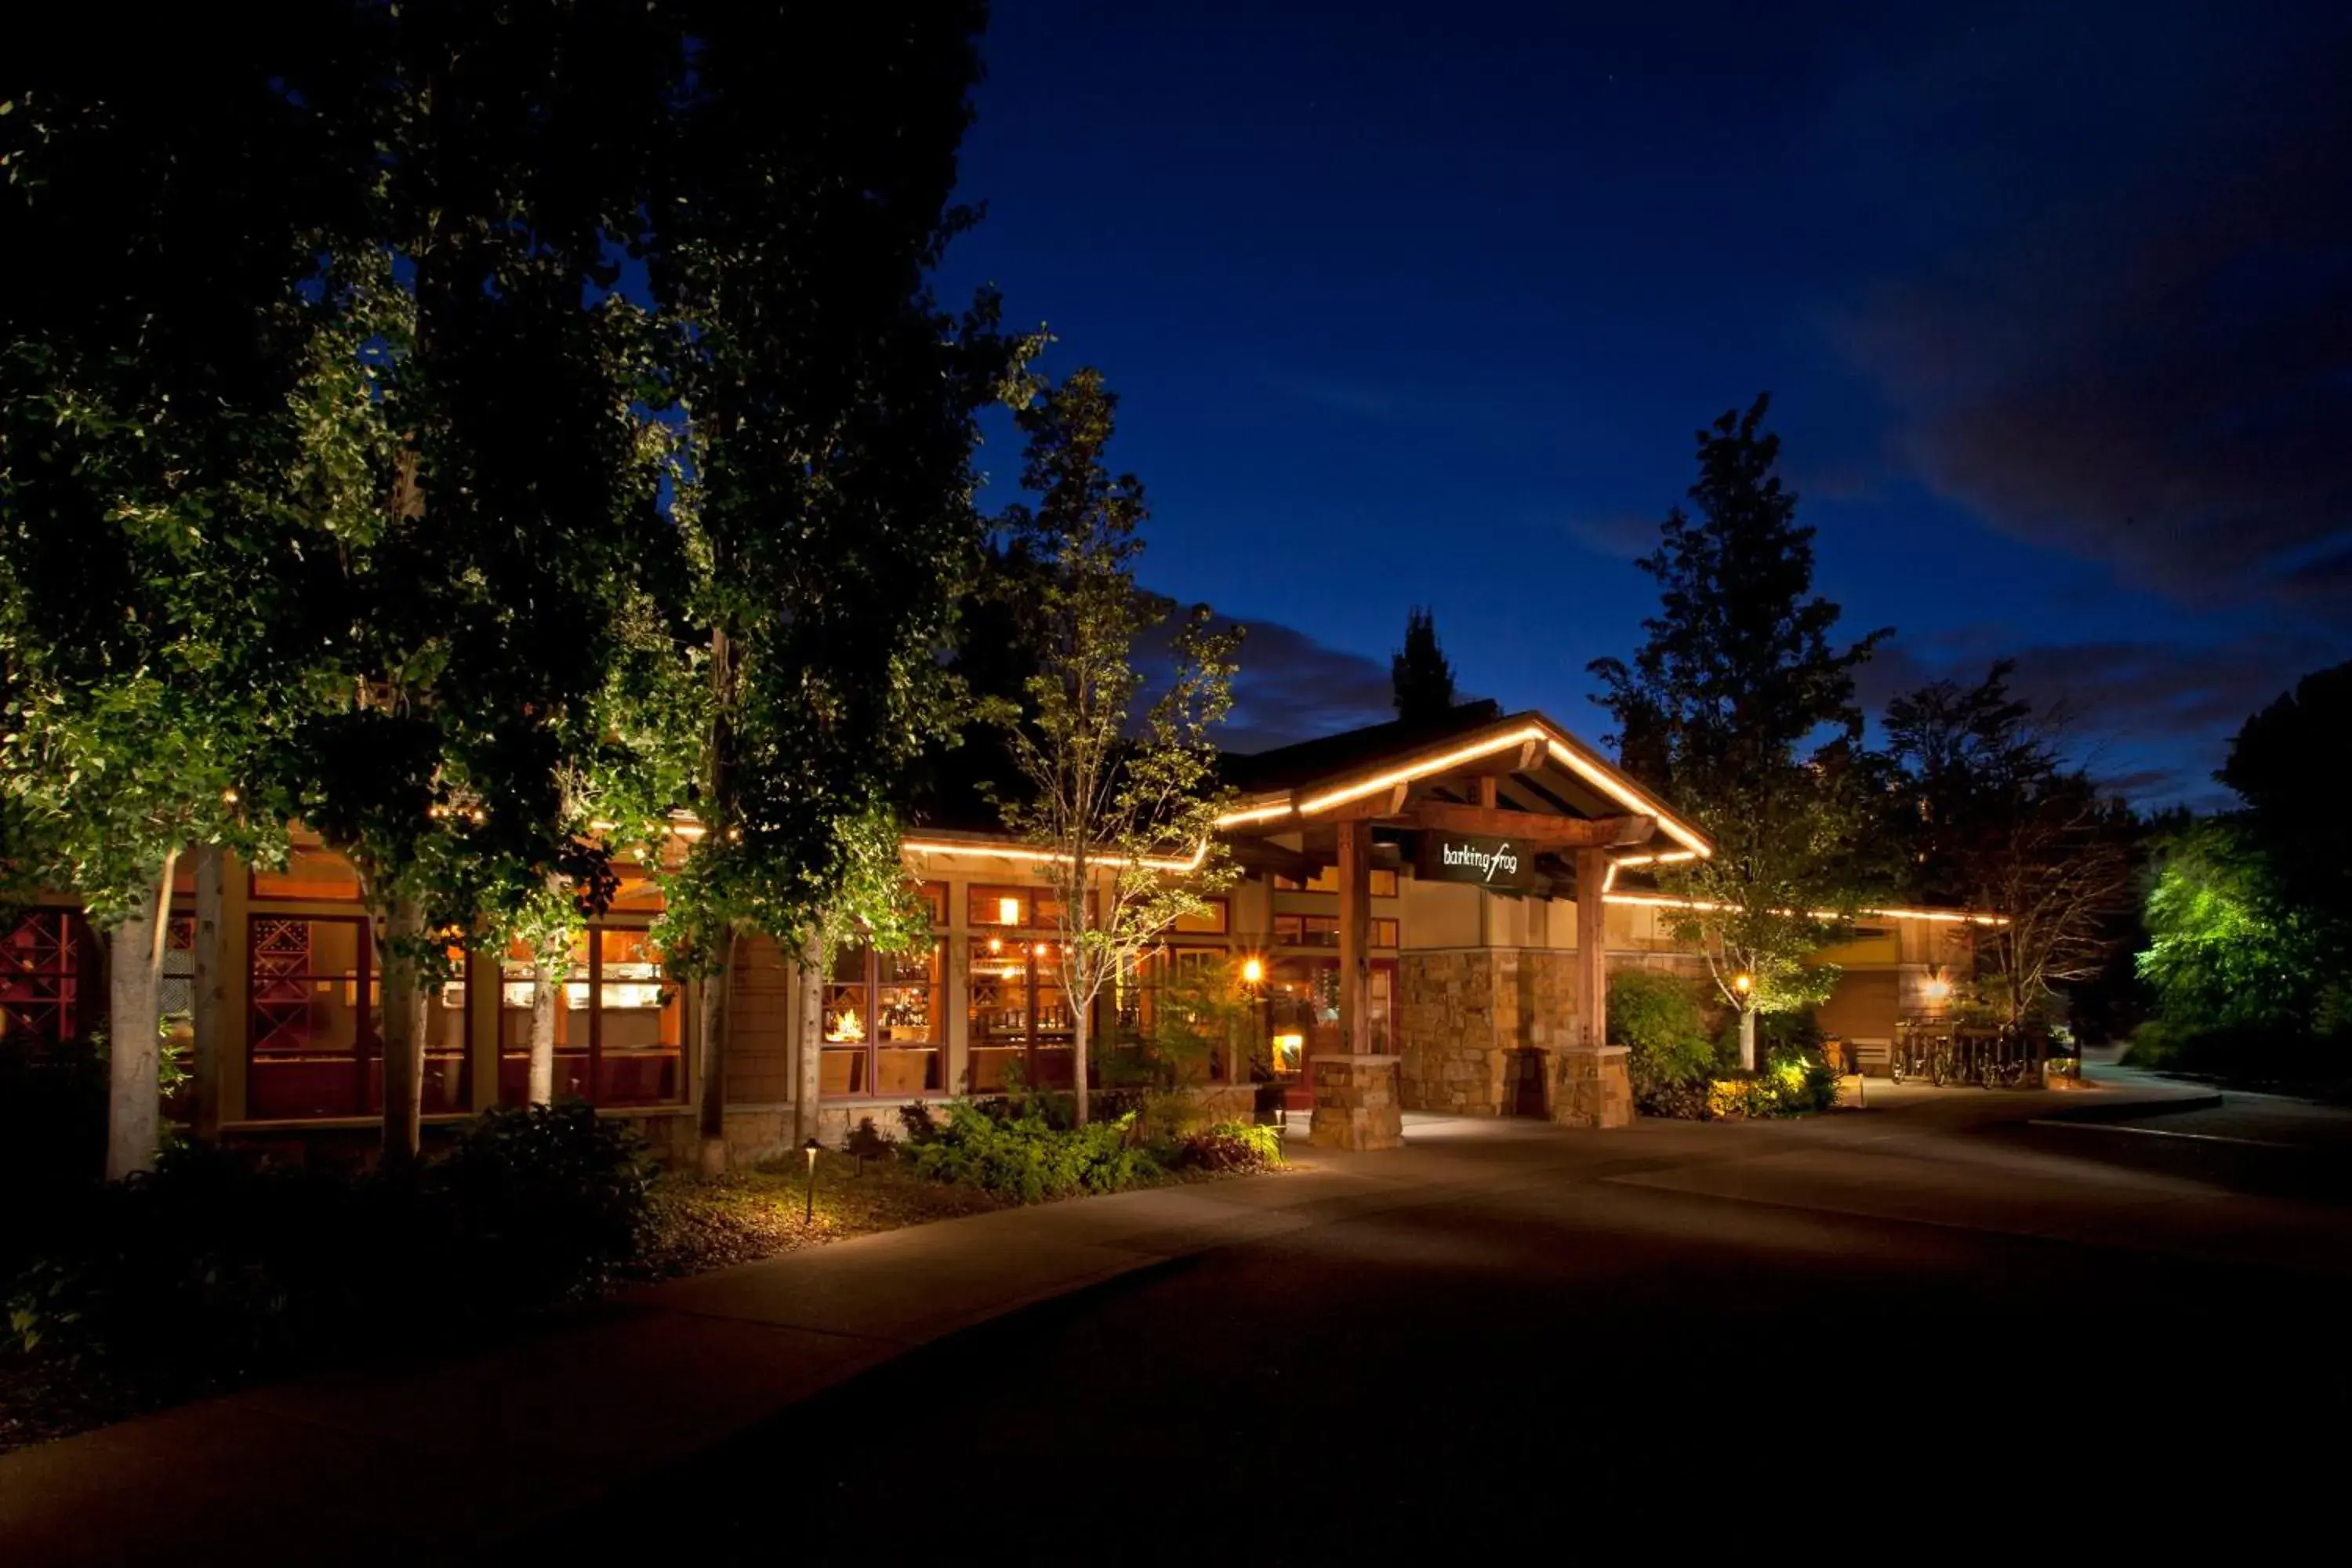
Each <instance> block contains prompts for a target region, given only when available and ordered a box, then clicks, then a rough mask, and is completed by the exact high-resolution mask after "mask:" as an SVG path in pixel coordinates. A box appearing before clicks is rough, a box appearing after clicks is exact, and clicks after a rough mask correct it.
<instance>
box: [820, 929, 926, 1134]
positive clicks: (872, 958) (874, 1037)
mask: <svg viewBox="0 0 2352 1568" xmlns="http://www.w3.org/2000/svg"><path fill="white" fill-rule="evenodd" d="M939 993H940V950H939V949H938V948H937V947H936V946H935V947H933V948H931V950H930V951H929V952H898V953H890V952H875V951H874V950H873V949H871V948H869V947H866V946H865V945H863V944H862V943H861V944H859V945H856V946H850V945H848V944H844V945H843V947H842V948H841V950H840V951H839V952H836V953H835V955H834V960H833V974H832V976H831V977H830V978H829V979H828V980H827V981H826V983H825V987H824V1003H823V1006H824V1055H823V1059H822V1063H821V1066H822V1068H823V1078H822V1080H821V1082H822V1087H823V1089H824V1093H825V1094H827V1095H829V1096H843V1095H893V1096H896V1095H909V1094H927V1093H932V1092H936V1091H938V1090H940V1089H944V1088H946V1087H947V1063H946V1058H945V1056H944V1055H943V1054H942V1051H941V1048H940V1047H941V1046H942V1045H943V1044H944V1041H943V1040H942V1038H941V1035H940V994H939Z"/></svg>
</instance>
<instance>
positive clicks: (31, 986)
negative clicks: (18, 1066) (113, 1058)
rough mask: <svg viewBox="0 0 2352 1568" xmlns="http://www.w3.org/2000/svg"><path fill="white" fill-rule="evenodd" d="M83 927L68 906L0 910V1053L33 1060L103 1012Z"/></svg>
mask: <svg viewBox="0 0 2352 1568" xmlns="http://www.w3.org/2000/svg"><path fill="white" fill-rule="evenodd" d="M105 1006H106V998H105V995H104V994H103V993H102V992H101V991H100V989H99V986H98V953H97V949H96V946H95V944H94V942H93V941H92V939H91V936H90V932H89V926H88V925H87V924H86V923H84V921H83V920H82V918H81V916H79V915H78V914H76V913H74V912H73V911H72V910H18V911H10V912H0V1052H5V1053H6V1054H7V1055H9V1056H12V1057H20V1058H30V1059H34V1060H39V1059H41V1058H47V1057H49V1056H51V1055H53V1054H55V1053H56V1052H57V1050H58V1048H59V1047H63V1046H67V1045H70V1044H72V1043H73V1042H74V1041H76V1040H79V1039H80V1038H82V1037H83V1036H84V1033H85V1032H86V1031H87V1030H88V1029H89V1026H90V1025H91V1024H92V1023H94V1022H96V1021H97V1020H98V1019H99V1018H100V1017H101V1016H103V1013H104V1009H105Z"/></svg>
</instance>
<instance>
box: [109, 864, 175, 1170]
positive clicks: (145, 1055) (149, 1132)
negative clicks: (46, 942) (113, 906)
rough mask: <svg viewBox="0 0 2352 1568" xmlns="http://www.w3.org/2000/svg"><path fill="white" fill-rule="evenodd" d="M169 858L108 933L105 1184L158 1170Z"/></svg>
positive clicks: (161, 1108)
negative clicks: (161, 1006)
mask: <svg viewBox="0 0 2352 1568" xmlns="http://www.w3.org/2000/svg"><path fill="white" fill-rule="evenodd" d="M172 862H173V856H170V855H166V856H164V857H163V869H162V870H161V871H160V872H159V873H158V874H157V875H156V878H155V880H154V881H153V882H152V883H151V884H150V885H149V886H148V887H147V888H146V889H144V891H143V892H142V896H141V898H140V900H139V903H138V904H137V905H136V906H135V907H134V908H133V909H132V910H131V913H130V914H129V915H127V916H126V917H124V918H123V920H122V921H121V922H119V923H118V924H117V925H116V926H115V927H114V929H113V930H112V931H110V932H108V933H107V942H108V947H109V952H108V959H109V963H108V965H107V1022H106V1030H107V1105H106V1178H107V1180H109V1181H110V1182H111V1181H120V1180H121V1179H122V1178H123V1177H125V1176H127V1175H130V1174H131V1173H132V1172H134V1171H152V1170H153V1169H154V1168H155V1145H156V1142H157V1141H158V1138H159V1136H160V1134H161V1132H162V1130H163V1127H162V1123H163V1106H162V1102H161V1099H160V1091H159V1089H158V1081H157V1080H158V1074H159V1068H160V1063H159V1061H158V1059H157V1049H158V1047H157V1041H158V1038H159V1037H160V1036H161V1034H162V1032H163V1017H162V1015H161V1014H160V1013H159V1012H158V1011H157V1007H156V1001H157V993H158V990H159V988H160V986H161V984H162V978H163V948H164V944H165V942H166V939H167V937H168V935H169V932H170V921H169V920H168V918H167V917H168V915H169V913H170V910H171V899H172Z"/></svg>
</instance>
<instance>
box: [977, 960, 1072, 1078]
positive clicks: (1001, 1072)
mask: <svg viewBox="0 0 2352 1568" xmlns="http://www.w3.org/2000/svg"><path fill="white" fill-rule="evenodd" d="M964 1005H965V1017H966V1019H967V1020H968V1021H969V1023H970V1026H971V1034H970V1040H971V1053H970V1054H971V1065H970V1067H969V1068H967V1069H966V1082H967V1087H968V1088H969V1089H971V1092H972V1093H974V1094H998V1093H1002V1092H1003V1091H1004V1090H1006V1089H1013V1088H1026V1089H1068V1088H1069V1087H1070V1086H1071V1084H1072V1082H1073V1081H1074V1078H1075V1075H1074V1074H1073V1073H1072V1072H1071V1069H1070V1063H1071V1060H1072V1041H1073V1034H1072V1030H1071V1019H1070V1006H1069V999H1068V997H1067V996H1066V994H1064V993H1063V990H1062V985H1061V980H1060V965H1059V964H1058V963H1056V962H1055V957H1054V949H1053V946H1052V944H1050V943H1047V942H1008V941H1006V940H1005V939H1004V938H1003V937H990V938H987V939H985V940H982V939H978V938H975V939H974V941H973V942H972V951H971V973H970V975H969V977H968V978H967V981H966V994H965V1001H964Z"/></svg>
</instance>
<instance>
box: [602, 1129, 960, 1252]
mask: <svg viewBox="0 0 2352 1568" xmlns="http://www.w3.org/2000/svg"><path fill="white" fill-rule="evenodd" d="M806 1182H807V1177H806V1175H805V1173H803V1170H802V1169H801V1168H800V1162H799V1161H798V1160H796V1159H790V1158H787V1159H784V1160H778V1161H774V1162H772V1163H769V1164H765V1165H761V1166H759V1167H757V1168H756V1169H753V1170H750V1171H741V1172H736V1173H730V1174H729V1175H726V1176H721V1177H719V1178H718V1179H717V1180H715V1181H705V1180H702V1179H701V1178H698V1177H693V1176H684V1175H677V1174H670V1175H666V1176H664V1177H662V1178H661V1179H660V1181H659V1182H657V1183H656V1184H655V1187H654V1240H653V1242H652V1244H651V1245H650V1246H649V1247H647V1248H646V1256H645V1257H644V1258H642V1259H641V1260H640V1261H639V1263H638V1266H637V1267H636V1268H635V1269H634V1270H632V1274H633V1276H634V1277H635V1278H636V1279H680V1278H682V1277H684V1276H686V1275H688V1274H699V1273H702V1272H704V1271H705V1270H706V1269H711V1268H728V1267H730V1265H733V1264H737V1263H751V1262H756V1261H757V1260H758V1259H760V1258H773V1257H775V1256H776V1255H777V1254H778V1253H782V1252H792V1251H795V1250H797V1249H798V1248H800V1247H814V1246H818V1245H820V1244H822V1243H824V1242H828V1241H841V1240H845V1239H846V1238H847V1237H853V1236H867V1235H871V1234H872V1233H874V1232H876V1231H881V1230H897V1229H898V1228H900V1227H901V1226H910V1225H925V1224H928V1223H929V1222H930V1221H932V1220H935V1219H955V1218H958V1217H960V1216H961V1215H971V1214H986V1213H987V1212H989V1211H990V1210H991V1209H998V1208H1003V1207H1004V1206H1005V1205H1004V1203H1003V1200H1001V1199H998V1198H994V1197H992V1196H990V1195H989V1194H986V1193H983V1192H980V1191H977V1190H975V1189H973V1188H971V1187H958V1186H950V1185H948V1184H945V1183H941V1182H930V1181H925V1180H923V1179H922V1178H921V1177H919V1176H916V1175H913V1174H910V1173H908V1172H907V1171H905V1170H903V1169H901V1168H900V1167H899V1166H898V1163H896V1162H894V1161H891V1160H888V1159H880V1160H868V1161H866V1163H865V1166H864V1168H863V1170H860V1169H859V1167H858V1165H857V1163H856V1161H854V1160H851V1159H850V1158H848V1157H847V1156H845V1155H842V1154H832V1153H829V1154H826V1155H825V1156H824V1157H823V1158H822V1159H820V1160H819V1161H818V1168H817V1178H816V1203H815V1208H814V1215H813V1217H808V1218H803V1213H804V1212H805V1211H806V1210H807V1208H808V1189H807V1185H806Z"/></svg>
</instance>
